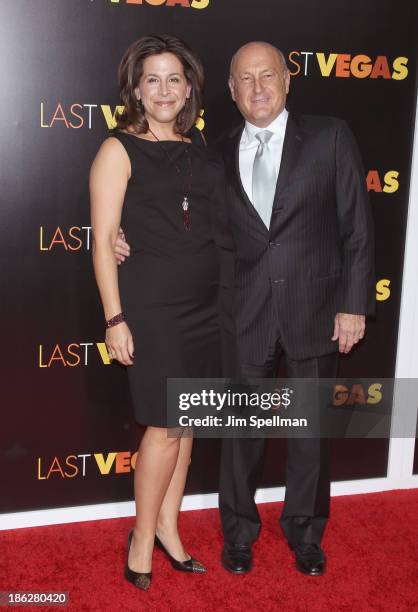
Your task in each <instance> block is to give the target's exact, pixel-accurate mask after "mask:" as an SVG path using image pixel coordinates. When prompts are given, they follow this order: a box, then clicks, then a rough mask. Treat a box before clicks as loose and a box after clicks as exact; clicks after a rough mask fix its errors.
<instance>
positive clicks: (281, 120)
mask: <svg viewBox="0 0 418 612" xmlns="http://www.w3.org/2000/svg"><path fill="white" fill-rule="evenodd" d="M288 116H289V113H288V111H287V110H286V109H285V108H284V109H283V110H282V112H281V113H280V115H278V116H277V117H276V119H274V121H272V122H271V123H270V125H268V126H267V127H265V128H260V127H257V126H256V125H254V124H252V123H250V122H249V121H246V122H245V128H244V134H243V136H244V137H245V141H246V142H247V143H249V142H251V141H252V140H253V139H254V138H255V135H256V134H257V133H258V132H262V131H263V130H270V132H273V134H275V135H276V136H280V137H281V138H284V134H285V131H286V124H287V118H288Z"/></svg>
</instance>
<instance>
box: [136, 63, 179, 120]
mask: <svg viewBox="0 0 418 612" xmlns="http://www.w3.org/2000/svg"><path fill="white" fill-rule="evenodd" d="M190 92H191V86H190V85H189V84H188V83H187V80H186V77H185V74H184V70H183V65H182V63H181V61H180V60H179V59H178V58H177V57H176V56H175V55H173V53H160V54H158V55H151V56H150V57H147V59H146V60H145V61H144V72H143V74H142V77H141V79H140V81H139V84H138V87H137V88H136V89H135V94H136V97H137V99H138V100H141V101H142V104H143V105H144V108H145V117H146V118H147V120H148V122H150V121H151V123H153V122H156V123H174V122H175V121H176V118H177V115H178V114H179V112H180V111H181V109H182V108H183V106H184V105H185V103H186V98H188V97H189V96H190Z"/></svg>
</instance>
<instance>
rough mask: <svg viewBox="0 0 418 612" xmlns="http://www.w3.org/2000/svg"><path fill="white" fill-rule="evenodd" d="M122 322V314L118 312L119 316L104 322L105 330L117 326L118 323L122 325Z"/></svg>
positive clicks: (123, 318)
mask: <svg viewBox="0 0 418 612" xmlns="http://www.w3.org/2000/svg"><path fill="white" fill-rule="evenodd" d="M124 320H125V317H124V316H123V312H120V313H119V314H117V315H115V316H114V317H112V318H111V319H109V320H108V321H106V328H109V327H114V326H115V325H118V323H122V322H123V321H124Z"/></svg>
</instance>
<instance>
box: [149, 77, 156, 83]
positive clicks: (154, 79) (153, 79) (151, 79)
mask: <svg viewBox="0 0 418 612" xmlns="http://www.w3.org/2000/svg"><path fill="white" fill-rule="evenodd" d="M156 82H157V79H156V78H155V77H150V78H149V79H148V83H156Z"/></svg>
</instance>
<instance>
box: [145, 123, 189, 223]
mask: <svg viewBox="0 0 418 612" xmlns="http://www.w3.org/2000/svg"><path fill="white" fill-rule="evenodd" d="M148 131H149V132H150V133H151V134H152V135H153V136H154V138H155V140H156V141H157V142H158V144H159V145H160V147H161V148H162V150H163V151H164V153H165V154H166V156H167V158H168V159H169V161H170V162H171V163H172V164H173V166H174V167H175V169H176V171H177V174H178V175H181V170H180V168H179V167H178V164H177V162H176V161H175V160H173V158H172V157H171V155H170V153H169V152H168V151H167V149H166V147H165V146H164V145H163V143H162V142H161V140H160V139H159V138H158V136H156V135H155V134H154V132H153V131H152V130H151V128H150V127H148ZM174 142H175V141H174ZM181 142H186V141H185V140H184V139H183V136H181ZM184 154H185V155H186V157H187V159H188V161H189V175H188V177H187V176H186V177H185V179H184V198H183V202H182V203H181V208H182V211H183V226H184V229H185V230H186V232H189V231H190V230H191V228H192V223H191V220H190V212H189V207H190V202H189V197H190V193H191V189H192V177H193V174H192V160H191V157H190V153H189V147H186V148H185V151H184ZM187 178H188V179H189V180H188V181H187Z"/></svg>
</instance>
